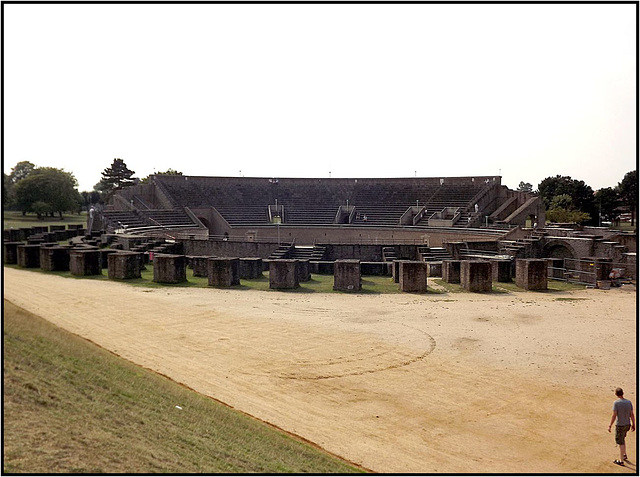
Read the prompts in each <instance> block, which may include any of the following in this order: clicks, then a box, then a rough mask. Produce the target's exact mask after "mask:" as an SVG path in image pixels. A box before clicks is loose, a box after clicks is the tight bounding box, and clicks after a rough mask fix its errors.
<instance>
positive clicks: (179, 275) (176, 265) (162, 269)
mask: <svg viewBox="0 0 640 477" xmlns="http://www.w3.org/2000/svg"><path fill="white" fill-rule="evenodd" d="M153 281H154V282H157V283H182V282H186V281H187V257H185V256H184V255H173V254H168V253H167V254H165V253H156V254H154V256H153Z"/></svg>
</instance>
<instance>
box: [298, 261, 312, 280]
mask: <svg viewBox="0 0 640 477" xmlns="http://www.w3.org/2000/svg"><path fill="white" fill-rule="evenodd" d="M296 262H297V265H296V270H297V271H298V282H308V281H309V280H311V271H310V268H309V260H301V259H296Z"/></svg>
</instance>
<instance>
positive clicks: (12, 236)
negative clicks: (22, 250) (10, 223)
mask: <svg viewBox="0 0 640 477" xmlns="http://www.w3.org/2000/svg"><path fill="white" fill-rule="evenodd" d="M5 232H8V235H9V238H8V240H7V241H8V242H21V241H24V240H26V239H25V238H24V234H23V233H22V231H21V230H19V229H8V230H5ZM16 253H17V252H16Z"/></svg>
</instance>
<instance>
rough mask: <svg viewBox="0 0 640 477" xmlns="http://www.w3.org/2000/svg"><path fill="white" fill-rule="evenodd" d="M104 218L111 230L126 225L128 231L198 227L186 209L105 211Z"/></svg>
mask: <svg viewBox="0 0 640 477" xmlns="http://www.w3.org/2000/svg"><path fill="white" fill-rule="evenodd" d="M103 217H104V219H105V220H106V221H107V224H108V227H109V228H111V229H117V228H121V227H123V226H125V225H126V227H127V229H128V230H135V229H138V228H142V227H144V228H150V227H160V228H162V227H169V228H170V227H197V224H195V223H194V222H193V220H192V219H191V217H189V215H188V214H187V213H186V212H185V211H184V209H155V210H154V209H149V210H136V211H130V210H108V209H107V210H105V211H104V212H103Z"/></svg>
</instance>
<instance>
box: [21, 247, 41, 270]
mask: <svg viewBox="0 0 640 477" xmlns="http://www.w3.org/2000/svg"><path fill="white" fill-rule="evenodd" d="M17 250H18V262H17V263H18V266H19V267H24V268H38V267H39V266H40V245H38V244H28V245H18V248H17Z"/></svg>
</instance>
